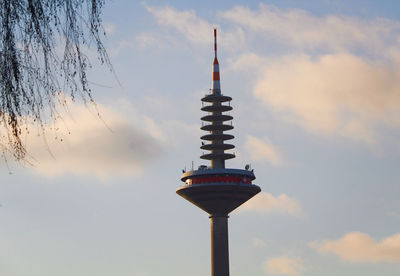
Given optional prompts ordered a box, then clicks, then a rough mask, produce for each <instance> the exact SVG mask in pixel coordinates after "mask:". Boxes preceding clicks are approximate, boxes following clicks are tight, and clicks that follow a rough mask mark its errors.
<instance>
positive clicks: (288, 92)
mask: <svg viewBox="0 0 400 276" xmlns="http://www.w3.org/2000/svg"><path fill="white" fill-rule="evenodd" d="M263 74H264V75H263V77H262V78H261V79H260V80H259V81H258V82H257V84H256V86H255V89H254V95H255V96H256V97H257V98H258V99H260V100H261V101H262V102H263V103H264V104H265V105H267V106H268V107H270V108H271V107H272V108H273V109H274V110H275V111H277V112H282V113H285V114H286V115H287V117H288V116H289V119H290V120H293V121H295V122H296V123H299V124H300V125H302V126H304V127H305V128H306V129H308V130H311V131H313V132H316V133H320V134H334V133H339V134H341V135H343V136H346V137H350V138H352V139H354V140H359V141H363V142H364V143H366V144H368V145H371V146H373V145H374V144H375V143H376V139H377V135H378V133H377V132H376V131H374V126H376V125H378V124H385V125H387V126H391V127H396V128H397V127H398V126H400V73H399V72H398V71H397V70H395V69H394V68H393V67H391V66H388V65H384V64H379V63H378V64H372V63H370V62H367V61H365V60H363V59H361V58H358V57H356V56H353V55H350V54H336V55H326V56H322V57H320V58H318V59H312V58H311V57H309V56H305V55H303V56H288V57H285V58H282V59H280V60H279V61H276V62H271V63H270V64H269V65H268V66H267V67H266V68H265V69H264V73H263Z"/></svg>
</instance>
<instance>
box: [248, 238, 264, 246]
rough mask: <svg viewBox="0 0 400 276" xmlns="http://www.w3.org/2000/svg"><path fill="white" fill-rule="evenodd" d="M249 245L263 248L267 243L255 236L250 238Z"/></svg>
mask: <svg viewBox="0 0 400 276" xmlns="http://www.w3.org/2000/svg"><path fill="white" fill-rule="evenodd" d="M251 245H252V246H253V247H255V248H263V247H266V246H267V243H266V242H265V241H263V240H262V239H260V238H258V237H255V238H253V239H252V240H251Z"/></svg>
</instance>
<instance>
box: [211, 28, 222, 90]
mask: <svg viewBox="0 0 400 276" xmlns="http://www.w3.org/2000/svg"><path fill="white" fill-rule="evenodd" d="M214 53H215V57H214V61H213V75H212V92H213V94H215V93H219V94H220V93H221V84H220V80H219V64H218V59H217V29H214Z"/></svg>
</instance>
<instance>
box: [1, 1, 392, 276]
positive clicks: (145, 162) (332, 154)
mask: <svg viewBox="0 0 400 276" xmlns="http://www.w3.org/2000/svg"><path fill="white" fill-rule="evenodd" d="M399 14H400V4H398V3H397V1H333V0H330V1H329V0H325V1H264V2H259V1H218V2H217V3H214V2H213V1H144V2H137V1H112V2H109V3H108V4H106V6H105V9H104V27H105V29H106V32H107V38H106V46H107V49H108V52H109V54H110V57H111V59H112V62H113V66H114V68H115V72H116V74H117V77H118V80H119V82H118V81H117V80H116V79H115V77H114V76H113V74H111V73H110V72H109V71H108V70H107V69H106V68H103V67H99V66H98V64H97V63H96V61H95V60H94V61H93V69H92V71H91V72H90V78H91V81H92V90H93V91H94V96H95V98H96V99H97V103H98V107H99V110H100V112H101V114H102V119H103V120H99V119H98V118H97V117H96V116H95V113H96V112H95V110H93V108H91V107H88V108H86V107H84V106H83V105H82V104H81V103H79V102H75V103H73V102H70V103H69V110H68V111H65V110H64V111H62V112H64V115H63V120H61V121H58V122H54V123H49V125H48V126H46V128H47V131H46V133H47V134H46V137H43V136H42V135H40V136H39V135H37V133H36V132H31V134H27V139H26V141H27V146H28V150H29V152H30V153H31V160H30V161H31V162H32V163H33V165H26V166H21V165H18V164H14V163H10V164H8V165H9V167H10V169H8V168H7V166H6V164H5V163H2V164H1V165H0V170H1V172H2V173H1V174H0V181H1V183H2V185H0V203H1V207H0V225H1V227H0V275H4V276H26V275H29V276H47V275H48V276H50V275H51V276H52V275H60V276H71V275H74V276H86V275H96V276H106V275H120V276H155V275H161V274H168V275H176V276H179V275H193V276H200V275H207V274H209V273H210V245H209V244H210V236H209V234H210V233H209V231H210V229H209V219H208V217H207V214H206V213H204V212H203V211H201V210H200V209H198V208H197V207H195V206H193V205H191V204H190V203H188V202H186V201H185V200H183V199H182V198H180V197H179V196H177V195H176V194H175V189H176V188H177V187H178V186H179V185H181V183H180V180H179V178H180V173H181V170H182V169H183V168H184V167H185V166H186V167H187V168H190V167H191V162H192V161H193V162H194V164H195V166H198V165H200V164H203V161H201V160H200V158H199V156H200V155H201V154H202V152H201V150H200V149H199V146H200V139H199V137H200V135H201V131H200V129H199V127H200V124H201V122H200V116H201V111H200V107H201V102H200V98H201V97H202V96H203V95H204V94H206V93H207V91H208V89H209V88H210V86H211V64H212V59H213V52H212V51H213V44H212V39H213V38H212V34H213V33H212V28H214V27H217V28H218V34H219V36H218V43H219V44H218V45H219V46H218V49H219V53H218V57H219V62H220V70H221V87H222V92H223V93H224V94H226V95H230V96H232V97H233V101H232V105H233V107H234V110H233V111H232V115H233V117H234V121H233V123H234V126H235V129H234V130H233V131H232V134H234V135H235V137H236V138H235V140H233V143H234V144H235V145H236V149H235V153H236V154H237V158H235V159H234V160H231V161H229V162H228V164H227V166H228V167H237V168H242V167H244V165H245V164H247V163H251V164H252V167H253V168H254V169H255V174H256V176H257V179H256V183H257V184H258V185H259V186H260V187H261V188H262V193H261V194H260V195H258V196H257V197H255V198H254V199H252V200H251V201H249V202H248V204H246V205H245V206H243V207H242V208H241V209H240V210H237V211H234V212H233V213H232V214H231V216H230V221H229V231H230V232H229V235H230V236H229V238H230V262H231V264H230V268H231V275H233V276H234V275H259V276H261V275H292V276H300V275H302V276H317V275H327V276H337V275H341V276H350V275H366V276H375V275H385V276H391V275H399V273H400V264H399V263H400V232H399V225H400V206H399V201H398V195H399V194H400V188H399V179H400V173H399V169H398V164H399V161H400V146H399V143H398V140H399V138H400V119H399V118H400V92H399V91H400V73H399V70H398V68H399V65H400V50H399V49H400V16H399ZM88 55H91V56H93V57H95V56H94V54H93V53H92V52H91V51H90V50H89V51H88ZM67 101H68V99H67ZM54 129H57V131H55V130H54ZM61 139H62V142H61V141H60V140H61ZM45 141H46V142H45ZM46 144H47V145H48V146H46ZM9 170H10V171H11V172H12V174H10V173H9Z"/></svg>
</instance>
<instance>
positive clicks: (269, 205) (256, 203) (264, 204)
mask: <svg viewBox="0 0 400 276" xmlns="http://www.w3.org/2000/svg"><path fill="white" fill-rule="evenodd" d="M246 211H247V212H249V211H251V212H259V213H272V212H278V213H287V214H289V215H294V216H301V215H302V209H301V205H300V203H299V202H298V201H297V200H296V199H294V198H291V197H289V196H287V195H286V194H281V195H279V196H277V197H274V196H273V195H271V194H269V193H265V192H261V193H259V194H258V195H256V196H255V197H253V198H252V199H250V200H249V201H247V202H246V203H244V204H243V205H242V207H241V208H240V209H239V212H246Z"/></svg>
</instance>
